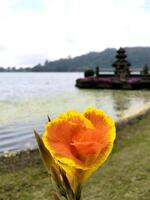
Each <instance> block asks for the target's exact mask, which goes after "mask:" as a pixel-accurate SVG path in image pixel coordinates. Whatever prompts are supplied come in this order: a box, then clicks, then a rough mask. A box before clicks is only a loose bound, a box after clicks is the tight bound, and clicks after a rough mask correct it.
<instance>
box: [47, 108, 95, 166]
mask: <svg viewBox="0 0 150 200" xmlns="http://www.w3.org/2000/svg"><path fill="white" fill-rule="evenodd" d="M89 128H93V125H92V123H91V122H90V121H89V120H88V119H86V118H85V117H84V116H83V115H82V114H80V113H79V112H76V111H68V112H67V113H65V114H62V115H60V116H59V117H58V118H56V119H54V120H52V121H51V122H49V123H48V125H47V128H46V131H45V133H44V135H43V141H44V144H45V146H46V148H47V149H48V150H49V151H50V152H51V154H52V155H53V157H54V159H55V160H57V161H60V162H62V163H64V164H65V163H66V164H69V165H70V166H76V167H78V168H82V166H81V162H80V160H79V159H78V158H77V156H76V152H75V151H73V150H72V146H71V143H72V138H73V137H74V135H76V134H77V133H78V132H81V131H83V130H86V129H89ZM57 161H56V162H57Z"/></svg>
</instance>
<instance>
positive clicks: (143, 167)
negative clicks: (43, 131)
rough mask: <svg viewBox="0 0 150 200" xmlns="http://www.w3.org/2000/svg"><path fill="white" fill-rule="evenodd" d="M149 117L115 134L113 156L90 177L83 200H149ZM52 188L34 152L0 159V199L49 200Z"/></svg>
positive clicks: (120, 129)
mask: <svg viewBox="0 0 150 200" xmlns="http://www.w3.org/2000/svg"><path fill="white" fill-rule="evenodd" d="M149 122H150V114H148V115H145V116H144V117H143V118H142V119H140V120H138V121H136V122H134V123H133V124H132V125H131V124H130V125H126V126H124V127H120V128H119V130H118V131H117V135H118V139H117V141H116V144H115V147H114V150H113V153H112V154H111V155H110V157H109V159H108V160H107V161H106V163H105V164H104V165H103V166H102V167H101V168H100V169H99V170H97V172H96V173H94V175H93V176H92V177H91V178H90V180H89V181H88V183H87V185H86V186H85V188H84V190H83V197H84V198H83V199H84V200H89V199H90V200H110V199H111V200H149V197H150V123H149ZM51 192H52V186H51V184H50V180H49V177H48V176H47V172H46V171H45V169H44V167H43V164H42V162H41V161H40V158H39V154H38V152H37V151H32V152H31V153H25V152H22V153H21V154H20V155H17V156H15V157H12V158H9V159H8V158H4V157H2V158H0V200H49V199H52V197H51Z"/></svg>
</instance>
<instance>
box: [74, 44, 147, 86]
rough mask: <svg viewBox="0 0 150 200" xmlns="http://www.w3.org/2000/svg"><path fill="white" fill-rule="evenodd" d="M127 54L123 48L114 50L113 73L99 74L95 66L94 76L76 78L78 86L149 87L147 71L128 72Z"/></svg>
mask: <svg viewBox="0 0 150 200" xmlns="http://www.w3.org/2000/svg"><path fill="white" fill-rule="evenodd" d="M126 58H127V55H126V51H125V49H124V48H120V49H119V50H117V52H116V60H115V62H114V63H113V64H112V66H113V67H114V68H115V70H114V74H100V73H99V68H98V67H96V76H93V75H92V76H89V77H84V78H78V79H77V80H76V86H77V87H78V88H100V89H131V90H132V89H150V75H149V73H148V70H147V73H143V74H133V73H130V68H129V67H130V63H129V62H128V61H127V60H126Z"/></svg>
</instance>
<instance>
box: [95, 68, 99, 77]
mask: <svg viewBox="0 0 150 200" xmlns="http://www.w3.org/2000/svg"><path fill="white" fill-rule="evenodd" d="M95 71H96V72H95V73H96V77H98V76H99V66H96V70H95Z"/></svg>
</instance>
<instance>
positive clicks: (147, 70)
mask: <svg viewBox="0 0 150 200" xmlns="http://www.w3.org/2000/svg"><path fill="white" fill-rule="evenodd" d="M141 74H142V75H148V74H149V66H148V65H147V64H145V65H144V67H143V70H142V71H141Z"/></svg>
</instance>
